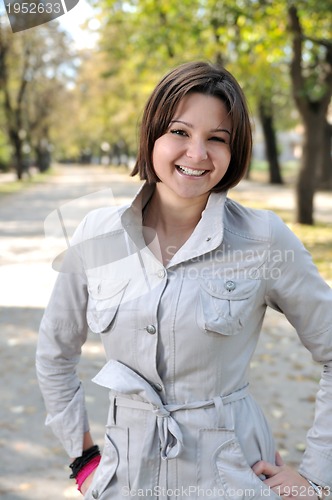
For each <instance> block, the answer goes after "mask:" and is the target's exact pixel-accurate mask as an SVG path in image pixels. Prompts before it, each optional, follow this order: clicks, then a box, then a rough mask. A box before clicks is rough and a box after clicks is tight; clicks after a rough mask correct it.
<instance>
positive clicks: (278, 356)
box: [0, 166, 332, 500]
mask: <svg viewBox="0 0 332 500" xmlns="http://www.w3.org/2000/svg"><path fill="white" fill-rule="evenodd" d="M0 182H1V177H0ZM138 186H139V184H138V182H137V181H135V180H133V179H131V178H129V177H128V176H124V175H123V174H121V173H114V172H113V173H111V172H110V170H108V169H107V168H104V167H93V168H91V167H85V166H84V167H79V166H66V167H61V168H59V169H58V174H57V175H55V176H51V177H50V178H49V179H48V180H47V182H45V183H43V184H40V185H35V186H31V187H29V188H28V189H26V190H24V191H22V192H20V193H17V194H13V195H10V196H5V197H4V198H3V199H0V235H1V243H0V329H1V335H0V348H1V363H0V377H1V405H0V456H1V459H0V462H1V467H0V476H1V477H0V498H1V499H4V500H21V499H26V500H28V499H29V500H30V499H31V500H32V499H33V500H60V499H62V498H63V499H66V498H69V499H70V498H79V497H80V495H79V494H78V493H77V491H76V490H75V487H74V486H73V483H72V481H70V480H69V479H68V475H69V469H68V467H67V461H68V459H67V457H66V455H65V453H64V452H63V450H62V448H61V447H60V446H59V444H58V442H57V441H56V439H55V438H54V437H53V435H52V434H51V432H50V431H49V430H48V429H46V428H45V427H44V419H45V411H44V407H43V402H42V398H41V395H40V392H39V389H38V386H37V381H36V377H35V367H34V357H35V349H36V340H37V331H38V325H39V322H40V319H41V316H42V313H43V309H44V307H45V305H46V303H47V300H48V297H49V295H50V292H51V288H52V284H53V282H54V279H55V276H56V273H55V272H54V271H53V270H52V268H51V263H52V260H53V259H54V258H55V257H56V255H58V254H59V252H60V251H61V250H63V249H64V248H65V247H64V245H65V241H64V238H63V233H62V232H59V231H56V229H57V227H56V225H55V223H54V220H55V219H53V218H52V216H50V214H51V213H52V212H54V210H56V209H58V208H60V207H62V213H63V214H65V225H66V229H67V231H68V233H69V234H70V233H71V232H72V230H73V228H74V227H75V226H76V225H77V223H78V221H79V220H80V219H81V218H82V216H83V215H84V213H85V212H86V211H88V210H90V209H93V208H96V207H98V206H103V205H107V204H109V203H110V200H111V202H112V203H114V201H115V203H116V204H121V203H125V202H127V201H129V200H130V199H131V198H132V197H133V195H134V193H135V192H136V191H137V189H138ZM243 189H251V190H252V195H253V199H254V197H257V196H260V199H261V197H262V196H263V194H262V193H265V194H264V196H267V204H268V203H269V202H271V199H272V197H273V203H274V206H276V203H278V201H279V202H280V204H281V206H285V204H288V205H290V206H291V204H292V203H293V202H292V193H291V191H290V190H289V189H287V188H283V189H282V190H281V191H280V190H276V189H275V188H274V189H273V190H271V188H270V187H267V188H264V187H262V186H261V185H258V184H257V185H253V184H249V183H248V182H247V181H245V182H244V183H243V184H241V185H240V187H239V188H238V195H239V196H240V195H241V190H243ZM112 196H113V197H114V201H113V200H112ZM327 200H328V201H324V200H323V202H322V205H321V210H320V215H321V216H322V217H323V218H325V217H331V213H332V210H331V209H332V202H331V197H327ZM329 203H331V204H330V205H329ZM326 207H327V208H326ZM329 207H330V210H329ZM45 220H47V221H48V223H47V228H48V232H49V233H50V234H48V237H47V238H45V237H44V221H45ZM329 220H331V218H330V219H329ZM103 363H104V355H103V352H102V350H101V346H100V343H99V339H98V338H96V337H95V336H93V335H91V336H90V337H89V340H88V342H87V343H86V345H85V346H84V351H83V357H82V362H81V365H80V376H81V378H82V380H83V381H84V383H85V386H86V393H87V407H88V411H89V414H90V421H91V422H90V423H91V428H92V432H93V435H94V437H95V438H96V440H97V442H98V443H99V444H102V442H103V432H104V422H105V419H106V414H107V409H108V408H107V395H106V394H105V392H104V390H103V389H102V388H99V387H97V386H95V385H94V384H92V383H91V378H92V377H93V376H94V374H95V373H96V372H97V371H98V370H99V369H100V368H101V366H102V365H103ZM319 373H320V367H318V366H317V365H316V364H314V363H313V362H312V361H311V357H310V355H309V354H308V353H307V352H306V351H305V350H304V349H303V347H301V346H300V342H299V340H298V338H297V336H296V334H295V332H294V330H293V329H292V327H291V326H290V325H289V324H288V323H287V322H286V321H285V320H284V319H283V318H282V316H281V315H279V314H278V313H275V312H272V311H271V312H269V313H268V315H267V317H266V320H265V322H264V326H263V332H262V336H261V341H260V343H259V345H258V349H257V352H256V355H255V358H254V360H253V362H252V387H253V393H254V395H255V397H256V398H257V399H258V400H259V402H260V403H261V404H262V406H263V409H264V411H265V413H266V415H267V417H268V419H269V421H270V423H271V426H272V428H273V430H274V433H275V436H276V440H277V444H278V448H279V450H280V451H281V453H282V455H283V456H284V458H285V460H286V461H287V462H288V463H292V464H294V465H296V464H298V462H299V461H300V459H301V454H302V451H303V447H304V441H305V434H306V430H307V428H308V426H309V425H310V421H311V419H312V415H313V401H314V395H315V390H316V384H317V379H318V377H319Z"/></svg>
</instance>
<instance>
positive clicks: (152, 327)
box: [145, 325, 157, 335]
mask: <svg viewBox="0 0 332 500" xmlns="http://www.w3.org/2000/svg"><path fill="white" fill-rule="evenodd" d="M145 330H146V331H147V332H148V333H150V335H153V334H154V333H156V331H157V330H156V327H155V326H154V325H148V326H147V327H146V328H145Z"/></svg>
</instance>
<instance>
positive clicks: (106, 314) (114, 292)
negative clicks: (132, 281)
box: [86, 277, 129, 333]
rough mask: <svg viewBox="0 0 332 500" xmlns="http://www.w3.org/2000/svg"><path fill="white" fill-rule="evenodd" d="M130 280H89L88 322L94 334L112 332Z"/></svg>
mask: <svg viewBox="0 0 332 500" xmlns="http://www.w3.org/2000/svg"><path fill="white" fill-rule="evenodd" d="M128 283H129V280H121V281H113V280H104V279H100V278H91V277H90V278H89V284H88V292H89V300H88V307H87V313H86V316H87V322H88V325H89V328H90V330H91V331H92V332H94V333H104V332H107V331H110V330H111V329H112V327H113V325H114V321H115V318H116V315H117V312H118V308H119V306H120V304H121V301H122V299H123V295H124V293H125V290H126V287H127V285H128Z"/></svg>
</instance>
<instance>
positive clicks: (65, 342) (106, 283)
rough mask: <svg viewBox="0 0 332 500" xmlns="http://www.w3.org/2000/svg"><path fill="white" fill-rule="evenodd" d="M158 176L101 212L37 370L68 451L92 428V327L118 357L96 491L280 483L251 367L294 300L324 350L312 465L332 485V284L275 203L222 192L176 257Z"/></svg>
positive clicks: (46, 324) (78, 253) (153, 494)
mask: <svg viewBox="0 0 332 500" xmlns="http://www.w3.org/2000/svg"><path fill="white" fill-rule="evenodd" d="M152 191H153V187H151V186H148V185H145V186H143V188H142V189H141V190H140V192H139V193H138V195H137V197H136V198H135V200H134V201H133V203H132V204H131V205H130V206H128V207H122V208H117V209H116V208H113V209H112V208H105V209H101V210H98V211H94V212H92V213H90V214H89V215H88V216H87V217H86V218H85V220H84V221H83V222H82V223H81V225H80V226H79V228H78V230H77V231H76V234H75V236H74V238H73V241H72V246H71V248H70V250H69V251H68V252H67V255H66V258H65V261H64V264H63V267H62V272H60V273H59V277H58V280H57V283H56V285H55V288H54V291H53V294H52V297H51V300H50V303H49V305H48V307H47V309H46V311H45V314H44V317H43V320H42V323H41V327H40V336H39V343H38V350H37V373H38V378H39V383H40V387H41V390H42V392H43V395H44V399H45V403H46V407H47V411H48V417H47V424H48V425H50V426H51V427H52V429H53V431H54V432H55V434H56V435H57V436H58V438H59V439H60V440H61V442H62V444H63V446H64V447H65V449H66V451H67V452H68V454H69V456H79V455H81V452H82V438H83V433H84V432H86V431H87V430H88V429H89V426H88V419H87V416H86V411H85V406H84V392H83V388H82V386H81V384H80V381H79V379H78V378H77V375H76V372H75V367H76V364H77V363H78V361H79V356H80V352H81V346H82V344H83V343H84V342H85V340H86V335H87V329H88V327H89V328H90V330H91V331H92V332H93V333H96V334H100V336H101V340H102V342H103V345H104V348H105V352H106V357H107V360H108V361H107V363H106V365H105V366H104V368H103V369H102V370H101V372H100V373H99V374H97V375H96V377H95V379H94V381H95V382H96V383H97V384H99V385H102V386H104V387H106V388H107V389H109V395H110V410H109V417H108V422H107V428H106V434H105V446H104V450H103V456H102V460H101V463H100V466H99V467H98V469H97V471H96V474H95V477H94V480H93V483H92V485H91V487H90V488H89V490H88V492H87V494H86V495H85V498H86V499H88V500H91V499H94V498H95V499H96V498H98V499H101V500H108V499H110V500H111V499H114V500H120V499H122V498H125V497H129V498H142V497H143V498H150V499H160V498H168V499H173V498H186V497H188V498H197V499H198V498H212V499H217V498H227V499H231V498H235V499H238V500H240V499H243V500H244V499H248V498H261V497H267V496H268V497H269V498H272V499H273V498H279V497H277V495H275V494H274V493H273V492H272V491H268V489H267V487H266V486H265V485H264V483H263V482H262V480H261V479H262V478H258V477H256V476H255V474H254V473H253V472H252V470H251V466H252V465H253V464H254V463H255V462H257V461H258V460H261V459H264V460H268V461H270V462H273V461H274V456H275V446H274V441H273V437H272V435H271V431H270V429H269V426H268V424H267V422H266V420H265V418H264V416H263V414H262V412H261V410H260V408H259V407H258V405H257V404H256V402H255V401H254V399H253V398H252V397H251V395H250V393H249V387H248V368H249V363H250V359H251V357H252V354H253V353H254V350H255V347H256V344H257V341H258V337H259V332H260V329H261V325H262V321H263V317H264V313H265V310H266V307H267V306H270V307H273V308H274V309H277V310H280V311H282V312H283V313H284V314H285V315H286V316H287V318H288V320H289V321H290V322H291V323H292V325H294V327H295V328H296V330H297V332H298V334H299V336H300V338H301V341H302V343H303V344H304V346H305V347H306V348H307V349H309V350H310V351H311V353H312V355H313V358H314V359H315V360H316V361H318V362H321V363H322V364H323V365H324V370H323V374H322V379H321V382H320V388H319V392H318V398H317V405H316V414H315V420H314V423H313V427H312V429H311V430H310V431H309V433H308V437H307V449H306V452H305V454H304V457H303V462H302V464H301V467H300V472H301V473H302V474H303V475H304V476H306V477H308V478H310V479H311V480H312V481H314V482H316V483H318V484H320V485H323V486H329V487H332V425H331V418H332V417H331V415H332V373H331V366H332V291H331V289H330V288H329V287H328V286H327V285H326V284H325V283H324V281H323V280H322V279H321V278H320V276H319V275H318V273H317V270H316V268H315V266H314V265H313V263H312V261H311V258H310V255H309V254H308V252H307V251H306V250H305V249H304V247H303V246H302V244H301V243H300V242H299V241H298V239H297V238H296V237H295V236H294V235H293V233H292V232H291V231H290V230H289V229H288V228H287V227H286V226H285V224H283V222H282V221H281V220H280V219H279V218H278V217H277V216H276V215H275V214H273V213H271V212H268V211H261V210H251V209H247V208H244V207H242V206H241V205H239V204H238V203H235V202H234V201H231V200H230V199H228V198H226V194H216V193H213V194H211V195H210V197H209V200H208V204H207V206H206V209H205V210H204V212H203V214H202V218H201V220H200V222H199V224H198V225H197V227H196V229H195V231H194V232H193V234H192V235H191V237H190V238H189V239H188V241H187V242H186V243H185V244H184V245H183V247H182V248H181V249H180V250H178V252H177V253H175V255H174V257H173V258H172V260H171V261H170V262H169V264H168V265H167V266H166V267H164V266H163V265H162V264H161V261H160V260H159V259H157V258H156V257H155V256H154V254H155V253H156V250H154V253H152V252H151V250H150V246H151V245H154V248H156V245H157V241H156V239H155V238H154V235H153V234H151V238H150V239H151V241H150V242H148V245H147V244H146V243H145V241H144V239H143V236H142V208H143V207H144V206H145V204H146V203H147V201H148V199H149V198H150V196H151V194H152Z"/></svg>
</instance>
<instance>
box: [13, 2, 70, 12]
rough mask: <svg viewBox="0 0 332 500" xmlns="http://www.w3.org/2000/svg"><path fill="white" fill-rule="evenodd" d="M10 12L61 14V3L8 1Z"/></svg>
mask: <svg viewBox="0 0 332 500" xmlns="http://www.w3.org/2000/svg"><path fill="white" fill-rule="evenodd" d="M6 10H7V12H8V14H44V13H46V14H61V13H62V9H61V3H51V2H49V3H33V2H32V3H30V2H22V3H19V2H15V3H7V4H6Z"/></svg>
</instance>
